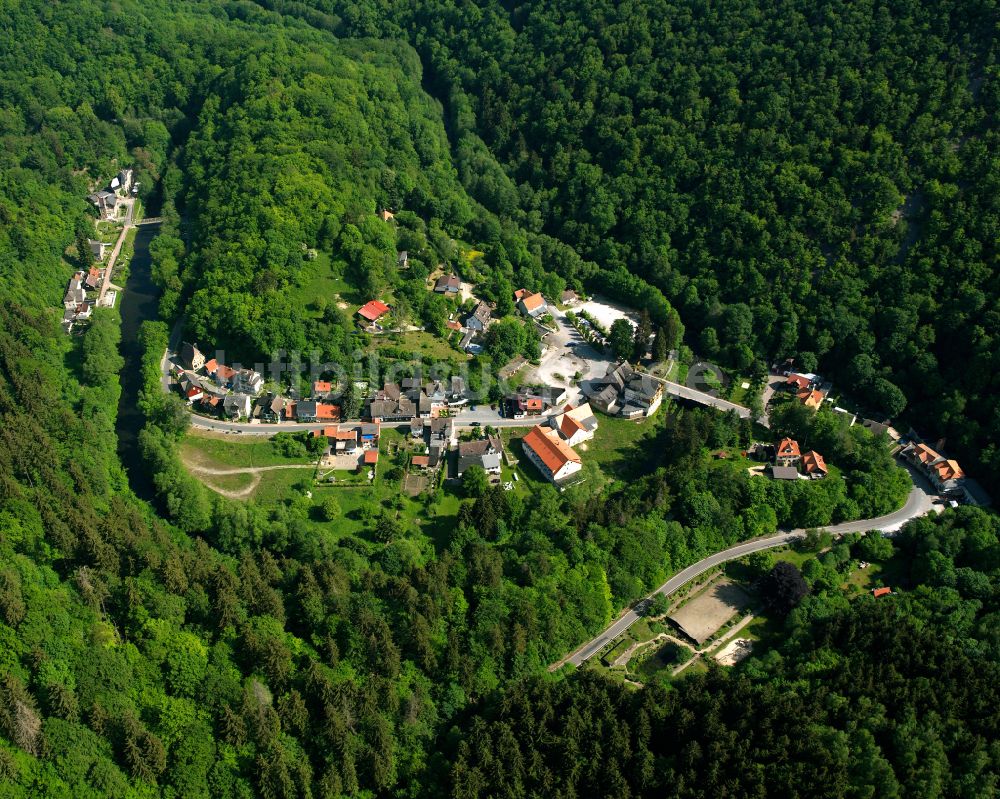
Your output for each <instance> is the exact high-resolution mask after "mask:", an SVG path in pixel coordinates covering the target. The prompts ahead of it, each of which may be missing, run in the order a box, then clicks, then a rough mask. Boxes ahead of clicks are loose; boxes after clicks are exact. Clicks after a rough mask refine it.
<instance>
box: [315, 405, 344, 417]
mask: <svg viewBox="0 0 1000 799" xmlns="http://www.w3.org/2000/svg"><path fill="white" fill-rule="evenodd" d="M316 418H317V419H339V418H340V406H338V405H330V404H328V403H325V402H318V403H316Z"/></svg>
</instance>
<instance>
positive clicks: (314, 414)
mask: <svg viewBox="0 0 1000 799" xmlns="http://www.w3.org/2000/svg"><path fill="white" fill-rule="evenodd" d="M105 194H107V193H105ZM98 198H99V199H100V195H98ZM106 199H107V198H105V200H106ZM379 216H380V218H381V219H382V220H383V221H384V222H392V220H393V218H394V215H393V214H392V213H391V212H389V211H385V210H383V211H381V212H380V213H379ZM313 257H315V256H313ZM409 262H410V254H409V253H408V252H406V251H399V252H398V253H397V266H398V268H400V269H406V268H407V267H408V265H409ZM427 291H428V292H433V293H434V294H438V295H442V296H443V297H445V298H446V299H448V300H449V301H450V302H451V303H452V304H451V305H450V306H449V307H451V308H453V309H454V310H453V311H452V312H451V313H450V315H449V317H448V319H447V321H446V324H445V325H444V338H445V343H446V345H447V346H448V347H449V348H450V349H451V351H453V352H456V353H461V354H462V357H463V358H465V359H469V358H473V357H475V356H478V355H480V354H481V353H482V352H483V349H484V342H485V340H486V337H487V333H488V331H489V330H490V329H491V327H492V326H493V325H494V324H496V323H497V322H498V319H497V316H496V306H495V304H494V303H490V302H488V301H487V300H485V299H482V298H479V297H476V295H475V286H474V285H473V284H470V283H467V282H464V281H463V280H462V278H461V276H460V275H459V274H458V272H457V270H455V269H454V268H446V267H445V265H440V266H439V267H438V269H437V270H436V272H435V273H433V274H431V276H430V277H429V278H428V281H427ZM511 302H512V305H513V308H514V309H515V313H516V316H517V318H519V319H520V324H521V325H523V326H524V328H525V330H529V331H530V332H531V335H534V336H537V337H538V339H539V340H540V355H539V357H538V358H537V359H536V360H535V361H533V362H530V361H529V360H528V359H526V358H524V357H521V356H517V357H515V358H513V359H512V360H511V362H510V363H508V364H505V365H504V366H503V367H502V368H501V369H500V370H499V375H498V376H499V378H501V379H500V381H498V383H497V384H496V386H495V387H494V386H491V387H490V390H489V391H486V390H476V391H473V390H472V389H471V387H470V386H469V385H468V383H469V380H468V376H467V374H460V373H453V374H447V369H446V370H445V372H446V373H445V374H444V375H443V376H439V377H435V378H433V379H424V378H423V377H422V371H423V366H422V365H419V364H418V366H417V368H416V369H415V370H413V373H412V374H408V375H407V376H403V377H400V378H398V379H396V380H386V381H384V382H383V383H382V384H381V385H371V384H370V382H369V381H367V380H348V381H341V382H340V383H339V384H338V383H337V382H331V379H329V378H328V377H327V376H326V375H319V376H316V379H313V380H312V382H311V391H309V392H299V391H297V390H296V389H295V387H294V386H290V384H287V383H286V384H282V383H281V382H280V376H278V377H276V378H274V379H270V380H269V379H268V378H267V377H266V376H265V375H264V374H262V373H261V372H260V371H257V370H255V369H252V368H246V367H243V366H241V365H239V364H234V365H232V366H230V365H228V364H226V363H224V362H222V360H221V358H222V357H223V354H222V353H221V352H220V353H218V354H217V356H216V357H208V355H207V354H206V352H203V351H202V348H200V347H199V346H198V345H197V344H195V343H192V342H183V343H182V346H180V347H179V348H178V351H176V352H171V353H168V357H167V358H165V359H164V364H163V365H164V370H165V377H164V380H165V385H168V384H169V385H173V386H175V387H176V390H178V391H179V392H180V394H181V395H182V397H183V398H184V400H185V402H186V403H187V404H188V406H189V408H190V410H191V412H192V413H193V420H194V422H195V426H196V427H204V428H208V429H210V430H214V431H215V432H216V433H222V434H230V433H235V434H243V435H254V434H260V435H274V434H275V433H276V432H277V431H278V430H281V431H288V433H289V434H299V435H307V436H309V437H311V438H312V439H316V440H318V441H314V442H313V444H312V448H311V450H310V451H311V452H312V453H313V455H314V456H315V467H316V472H315V479H316V481H317V483H320V484H327V483H330V484H335V483H338V482H340V483H341V484H343V485H358V484H370V483H372V482H374V481H375V480H376V479H377V476H378V474H379V452H380V442H382V441H383V438H384V437H383V435H382V431H383V430H385V429H391V430H393V431H394V432H397V433H398V434H399V435H400V436H401V438H402V441H401V443H400V444H399V445H398V446H395V447H394V451H395V453H396V455H397V461H399V465H400V466H401V468H402V471H403V485H404V487H405V490H406V492H407V493H409V494H410V495H414V494H415V493H420V492H422V491H434V490H435V487H436V486H439V485H441V484H442V482H443V481H446V480H452V481H462V480H463V479H464V478H465V476H466V474H467V473H468V471H469V469H470V467H472V466H476V467H479V468H481V469H482V472H483V473H484V474H485V475H486V479H487V480H488V481H490V482H493V483H498V484H502V485H503V487H504V489H506V490H513V489H514V487H515V485H516V483H518V482H519V481H521V480H522V479H524V477H525V472H524V469H525V466H527V467H528V469H529V473H530V477H531V478H532V479H540V480H542V481H545V482H548V483H550V484H552V485H555V486H556V487H557V488H559V489H560V490H565V489H566V488H567V487H569V486H572V485H575V484H577V483H579V482H581V481H583V480H585V479H586V476H587V472H586V470H585V468H584V467H585V461H586V452H587V449H588V442H591V440H592V439H594V437H595V435H597V434H598V430H599V428H600V427H601V422H600V421H599V419H598V414H600V416H601V417H603V418H604V419H605V420H606V424H611V425H613V431H612V432H609V433H608V436H609V437H610V438H612V439H614V438H621V431H622V430H623V429H624V428H622V427H621V426H620V425H621V424H623V423H625V422H632V423H634V424H639V425H641V424H642V422H643V421H644V420H645V419H647V418H649V417H651V416H653V415H654V414H656V413H657V411H658V410H659V409H660V407H661V405H662V404H663V402H664V400H665V399H668V398H669V399H672V400H673V401H675V402H677V403H679V404H680V405H681V406H683V405H684V404H695V405H704V406H710V407H715V408H717V409H718V410H721V411H724V412H731V413H733V414H735V415H736V416H737V417H739V418H741V419H744V420H746V421H747V423H750V422H753V423H754V424H753V429H754V443H752V444H751V445H750V446H749V447H748V448H747V449H745V450H742V451H739V452H736V453H727V452H725V451H720V452H719V453H717V457H719V458H729V457H736V458H738V459H740V460H743V461H745V462H746V463H747V469H748V471H749V473H750V474H751V475H752V476H764V477H767V478H769V479H772V480H776V481H787V480H822V479H825V478H827V476H828V475H829V474H830V468H829V467H828V465H827V461H826V457H825V455H824V453H822V452H819V451H816V450H814V449H809V450H805V451H803V449H802V448H801V447H800V445H799V442H798V441H796V440H795V439H794V438H791V437H787V436H785V437H779V436H770V437H769V436H768V432H769V431H768V429H767V428H768V421H767V409H769V408H771V407H772V406H774V405H777V404H781V403H794V404H798V405H800V406H802V407H804V408H806V409H809V410H810V411H817V410H818V409H820V408H823V407H826V408H828V409H830V410H832V411H833V413H835V414H838V415H840V416H842V417H843V418H844V419H846V420H847V424H848V425H849V426H853V425H855V424H860V425H862V426H864V427H865V428H866V429H868V430H869V431H870V432H871V433H873V434H874V435H876V436H885V438H886V440H887V442H888V446H889V447H890V448H891V449H892V450H893V452H894V453H898V454H899V455H900V457H901V458H903V459H904V460H905V462H906V463H908V464H911V465H912V466H913V467H914V468H916V469H918V470H919V471H920V472H921V473H922V474H924V475H925V476H926V478H927V479H928V481H929V482H930V483H931V484H932V485H933V486H934V489H935V490H936V491H938V492H939V493H940V494H941V496H942V498H943V499H942V501H943V502H951V503H958V502H967V503H973V504H988V502H989V498H988V497H986V496H985V494H984V493H983V492H982V489H981V488H980V487H979V486H978V484H976V483H975V481H973V480H971V479H969V478H968V477H966V475H965V474H964V472H962V470H961V468H960V467H959V466H958V464H957V463H956V462H955V461H954V460H953V459H949V458H948V457H947V456H945V455H940V454H938V452H937V451H936V450H934V449H931V448H930V447H929V446H928V445H926V444H924V443H923V442H922V441H921V440H920V439H919V437H918V436H917V435H916V433H915V432H913V431H909V433H908V435H906V436H902V435H901V434H900V433H899V432H897V431H896V430H895V428H893V427H892V425H891V423H890V422H889V421H888V420H876V419H871V418H865V417H863V416H860V415H859V414H857V413H855V412H853V411H850V410H847V409H846V408H844V407H841V405H840V404H839V402H841V401H843V400H835V397H834V394H833V386H832V385H830V384H829V383H828V382H826V381H824V380H823V378H822V377H820V376H819V375H816V374H813V373H808V372H801V371H797V370H796V369H795V364H794V361H792V360H789V361H787V362H785V363H783V364H780V365H779V364H774V365H772V367H771V370H770V374H769V375H766V376H761V375H758V376H757V377H756V378H755V379H754V386H753V387H751V384H750V382H749V379H746V380H744V379H742V378H736V380H737V381H738V382H739V383H740V386H741V388H742V390H743V391H742V394H741V395H740V396H741V398H748V397H749V396H750V394H751V393H752V392H753V391H754V390H756V391H757V392H759V399H760V400H761V403H762V407H763V408H764V411H765V412H764V414H763V415H762V416H761V417H760V418H758V419H756V420H752V419H750V417H751V411H750V410H749V408H748V407H746V406H745V405H740V404H738V403H737V402H735V401H734V400H735V399H736V397H735V396H734V392H733V390H732V389H733V388H735V386H734V385H729V386H728V387H727V386H726V385H723V384H720V385H718V386H715V387H692V386H690V385H686V384H684V383H683V382H682V381H680V380H679V379H678V380H677V382H674V381H672V380H670V379H669V378H670V377H672V376H673V377H678V378H679V377H680V372H681V370H682V369H686V366H685V365H684V364H682V363H680V362H679V361H678V359H677V354H676V353H671V354H670V358H669V361H668V362H667V363H666V364H663V363H657V362H656V359H655V358H654V357H652V354H653V353H652V349H653V345H654V343H655V342H654V340H653V336H652V335H651V334H649V335H648V340H646V341H642V342H639V341H637V343H636V346H635V353H636V355H638V357H633V358H626V357H619V354H616V353H614V351H613V349H612V347H611V346H610V343H609V338H610V335H611V334H610V333H609V329H610V328H611V327H612V326H613V324H614V323H615V322H616V321H617V320H626V321H627V322H628V324H629V325H630V327H629V330H630V331H631V335H634V336H635V337H636V338H637V339H638V338H639V337H642V336H643V335H644V334H643V333H642V332H640V321H639V314H638V313H637V312H635V311H634V310H632V309H629V308H626V307H623V306H621V305H619V304H616V303H614V302H611V301H608V300H605V299H603V298H600V297H585V296H584V294H583V292H582V291H579V290H575V289H572V288H567V289H566V290H565V291H563V292H561V294H560V295H559V297H558V298H557V299H556V300H555V301H552V300H550V299H549V298H547V297H545V296H544V295H543V294H542V293H541V292H538V291H531V290H529V289H526V288H519V289H517V290H516V291H514V292H513V296H512V297H511ZM508 318H509V317H508ZM354 319H355V322H356V328H357V330H358V332H359V333H363V334H365V335H366V336H370V337H371V340H373V341H377V340H379V339H380V338H385V337H392V338H394V339H399V338H400V337H403V340H406V339H405V337H406V336H410V335H414V334H415V333H419V331H421V328H419V327H409V326H406V325H402V326H401V325H400V323H399V322H398V320H396V319H395V316H394V314H393V308H392V307H391V305H390V303H387V302H385V301H383V299H380V298H370V299H368V300H367V301H365V302H363V303H362V304H361V305H359V306H357V307H356V308H355V311H354ZM422 335H426V334H422ZM664 366H665V367H666V369H665V370H664V369H663V367H664ZM437 371H440V370H437ZM672 372H673V374H672ZM660 375H663V376H660ZM724 380H725V381H726V383H731V382H732V381H730V379H729V378H728V377H724ZM688 382H690V381H688ZM513 385H516V386H517V387H516V388H510V387H509V386H513ZM727 388H728V390H727ZM498 391H499V392H500V393H497V392H498ZM302 394H304V396H303V395H302ZM727 397H728V398H727ZM744 401H746V400H745V399H744ZM844 402H846V401H844ZM748 404H749V402H748ZM512 444H513V446H512ZM381 449H384V448H381ZM401 453H402V454H401Z"/></svg>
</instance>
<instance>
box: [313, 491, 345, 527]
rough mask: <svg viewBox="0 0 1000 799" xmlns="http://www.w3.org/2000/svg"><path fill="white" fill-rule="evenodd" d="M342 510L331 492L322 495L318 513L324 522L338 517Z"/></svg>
mask: <svg viewBox="0 0 1000 799" xmlns="http://www.w3.org/2000/svg"><path fill="white" fill-rule="evenodd" d="M342 512H343V511H342V509H341V507H340V503H339V502H338V501H337V498H336V497H335V496H333V495H332V494H331V495H330V496H327V497H324V498H323V501H322V502H321V503H320V504H319V515H320V518H321V519H322V520H323V521H325V522H332V521H333V520H334V519H339V518H340V514H341V513H342Z"/></svg>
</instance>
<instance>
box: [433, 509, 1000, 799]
mask: <svg viewBox="0 0 1000 799" xmlns="http://www.w3.org/2000/svg"><path fill="white" fill-rule="evenodd" d="M998 533H1000V526H998V524H997V521H996V518H995V517H994V516H987V515H986V514H985V513H983V512H981V511H978V510H968V511H966V510H963V511H960V512H959V513H957V514H951V515H949V516H948V517H946V518H944V519H938V520H934V521H931V520H921V521H918V522H913V523H911V524H910V525H909V526H908V527H907V528H906V529H905V530H904V532H903V534H902V535H901V536H900V538H899V539H898V540H897V542H896V548H897V550H898V553H897V558H898V559H899V560H901V561H902V562H903V563H905V566H906V570H907V572H908V573H907V574H904V575H901V578H902V579H903V580H905V582H906V585H907V587H908V588H909V589H911V590H908V591H907V592H906V593H903V594H899V595H896V596H894V597H892V598H891V599H890V600H889V601H885V600H884V598H883V600H881V601H880V600H872V599H871V597H863V598H858V599H855V600H854V601H848V600H847V599H846V597H845V594H844V592H843V591H842V590H841V589H840V587H839V582H840V580H841V579H842V578H840V577H838V574H837V565H838V564H843V563H849V562H850V561H851V556H850V554H851V553H844V555H843V556H841V553H839V552H837V550H838V549H841V548H843V549H847V548H848V547H847V545H846V544H843V545H840V546H838V547H835V548H834V550H833V551H832V552H829V553H827V554H826V555H823V556H821V557H820V558H819V560H816V559H813V560H811V561H808V562H807V563H806V566H805V569H804V571H805V573H806V574H807V576H808V578H809V580H808V581H809V583H810V585H811V588H812V593H811V594H810V595H809V596H807V597H806V598H805V599H804V600H803V601H802V602H801V603H800V604H799V606H798V607H797V608H795V610H793V611H792V612H791V613H790V614H789V616H788V617H787V619H786V620H785V630H784V636H785V643H784V644H783V645H782V646H781V647H780V648H778V649H773V650H770V651H768V653H767V654H766V655H765V656H763V657H761V658H752V659H750V660H749V661H746V662H745V664H744V665H743V666H742V667H741V668H740V669H739V670H738V671H736V672H730V671H728V670H725V669H723V668H721V667H715V668H713V669H712V670H711V671H710V672H709V673H708V674H707V675H700V676H694V677H689V678H686V679H685V680H684V681H683V682H682V683H680V684H679V685H676V686H674V688H673V689H670V688H666V687H660V686H647V687H646V688H644V689H643V690H641V691H636V690H633V689H630V688H627V687H625V686H624V685H622V684H621V683H619V682H614V681H612V680H609V679H608V678H604V677H600V676H598V675H596V674H594V673H592V672H586V673H583V674H581V675H579V676H578V677H577V678H576V679H569V680H561V681H554V680H551V679H542V678H536V679H532V680H526V681H523V682H521V683H519V684H518V685H516V686H514V687H512V688H510V689H508V690H507V691H505V692H504V693H503V694H502V695H500V696H496V697H494V698H491V699H490V700H489V701H487V702H485V703H484V705H483V706H482V707H477V708H475V709H474V710H472V711H470V712H469V713H467V714H466V715H465V718H464V719H463V721H462V723H461V724H459V725H457V726H456V727H455V728H454V729H453V730H451V731H450V732H449V734H448V735H447V737H446V739H445V740H446V747H447V748H446V750H445V751H444V752H443V753H442V754H441V760H442V761H443V763H445V764H447V765H446V766H443V768H446V770H447V775H448V776H447V781H446V783H445V784H446V785H447V790H448V791H449V795H451V796H455V797H478V796H493V797H505V796H608V797H628V796H676V797H711V796H808V797H820V796H822V797H831V799H833V797H846V796H849V797H863V796H869V797H871V796H887V797H903V796H913V797H917V796H919V797H940V796H968V797H972V796H976V797H987V796H996V793H997V789H998V783H997V780H998V776H997V775H998V770H1000V749H998V747H997V739H998V736H1000V728H998V717H997V714H996V710H995V707H994V704H993V697H994V696H995V690H996V688H995V686H996V684H997V681H998V680H1000V641H998V638H997V633H996V624H997V618H998V617H997V614H998V611H1000V607H998V605H997V592H996V585H997V580H998V578H1000V538H998ZM876 539H877V540H878V541H879V542H880V543H879V544H872V543H871V542H870V541H868V540H866V539H862V540H861V541H860V542H858V543H857V544H856V545H855V549H856V550H860V553H861V554H862V555H863V556H865V557H868V558H871V559H872V560H883V559H887V558H888V557H891V555H892V552H893V545H892V544H888V542H886V541H885V540H884V539H878V537H877V536H876ZM886 547H887V548H888V552H886V551H885V550H886Z"/></svg>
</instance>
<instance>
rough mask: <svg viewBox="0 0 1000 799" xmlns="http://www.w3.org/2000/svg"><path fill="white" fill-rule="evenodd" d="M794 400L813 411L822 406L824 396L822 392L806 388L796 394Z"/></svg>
mask: <svg viewBox="0 0 1000 799" xmlns="http://www.w3.org/2000/svg"><path fill="white" fill-rule="evenodd" d="M795 398H796V399H797V400H798V401H799V402H801V403H802V404H803V405H805V406H806V407H807V408H812V409H813V410H814V411H815V410H818V409H819V407H820V406H821V405H822V404H823V399H824V395H823V392H822V391H819V390H817V389H811V388H807V389H805V390H804V391H800V392H798V393H797V394H796V395H795Z"/></svg>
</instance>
